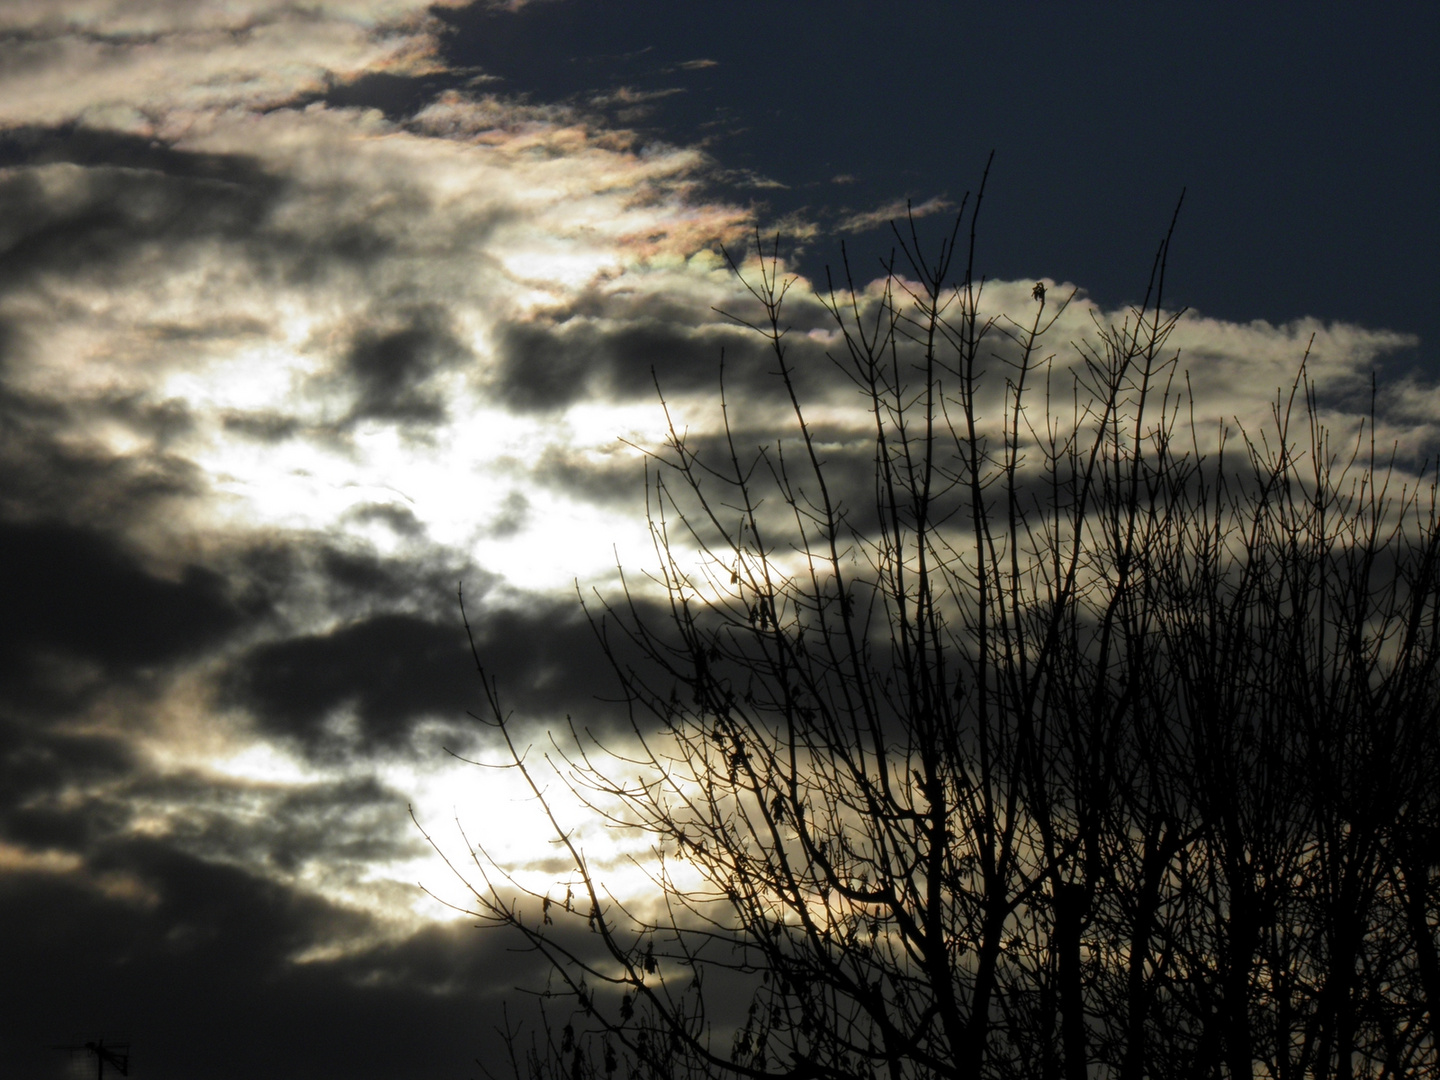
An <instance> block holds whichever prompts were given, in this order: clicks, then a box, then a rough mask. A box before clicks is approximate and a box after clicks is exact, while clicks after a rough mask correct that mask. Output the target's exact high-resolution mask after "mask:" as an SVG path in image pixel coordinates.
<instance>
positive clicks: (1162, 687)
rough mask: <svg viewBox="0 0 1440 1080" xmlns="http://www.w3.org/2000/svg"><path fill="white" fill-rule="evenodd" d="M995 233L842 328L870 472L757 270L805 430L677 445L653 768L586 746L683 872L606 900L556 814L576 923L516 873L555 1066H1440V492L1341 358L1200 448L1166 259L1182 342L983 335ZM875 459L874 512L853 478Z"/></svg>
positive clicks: (625, 751)
mask: <svg viewBox="0 0 1440 1080" xmlns="http://www.w3.org/2000/svg"><path fill="white" fill-rule="evenodd" d="M970 220H971V222H972V234H971V238H970V244H969V246H968V249H967V247H966V245H965V244H964V243H963V242H960V243H957V237H958V236H959V225H958V224H957V231H956V233H955V234H953V235H952V236H951V237H950V239H949V240H948V241H947V242H946V243H945V244H944V245H943V246H942V247H941V249H940V253H939V255H938V257H937V258H934V259H927V258H926V257H924V256H922V253H921V250H920V244H919V242H918V240H917V239H916V237H915V234H914V232H913V229H912V231H911V232H909V233H904V232H897V234H896V235H897V243H898V253H899V254H898V257H899V258H900V259H901V260H902V261H901V263H900V264H899V265H900V266H901V267H902V268H903V269H904V273H903V274H902V273H900V272H898V271H897V270H896V269H895V267H894V266H892V267H891V272H890V274H889V276H888V279H887V281H886V282H885V285H884V288H883V290H880V291H878V292H877V291H875V290H871V291H870V292H865V291H863V290H857V289H856V288H854V287H853V286H850V287H848V288H844V289H837V290H835V291H832V292H831V293H830V298H829V301H828V304H829V308H830V315H831V317H832V318H833V322H834V327H835V331H836V333H835V335H834V341H835V343H836V344H835V348H834V349H833V350H832V359H833V360H834V362H835V367H836V369H837V370H838V371H839V372H843V374H844V375H846V376H848V378H849V380H850V381H851V382H852V383H853V384H854V386H855V387H856V388H857V389H858V391H859V394H860V395H861V400H862V402H863V404H864V406H865V408H866V410H867V411H866V413H865V416H866V417H867V420H866V423H867V424H868V425H869V428H868V431H867V432H865V433H863V435H862V436H860V437H858V438H857V436H856V432H855V430H854V429H853V428H852V429H846V430H842V428H843V425H839V422H838V421H836V422H835V423H834V424H832V425H831V428H827V427H826V426H825V425H824V424H819V423H813V422H811V420H810V419H809V418H808V416H807V413H806V411H805V408H804V407H803V404H802V401H801V394H800V391H799V390H798V389H797V385H798V379H797V377H796V373H795V372H794V371H793V370H792V367H791V362H790V360H789V359H788V354H787V344H788V343H787V339H786V335H785V332H784V329H785V323H784V316H783V310H782V309H783V305H784V301H785V290H786V288H787V281H786V280H785V278H784V277H783V274H782V272H781V268H780V265H779V261H778V259H777V258H775V256H774V253H773V252H772V253H771V255H770V257H769V258H768V259H767V258H762V259H761V261H760V262H759V264H758V269H754V270H751V271H747V277H746V281H747V288H749V290H750V292H751V294H752V296H753V297H754V300H755V302H756V304H757V307H756V309H755V310H756V311H758V312H760V313H761V316H760V317H759V318H758V319H754V320H751V322H752V325H753V326H754V327H755V329H756V330H757V332H758V333H760V334H762V335H764V337H765V338H766V339H767V340H768V342H769V344H770V347H771V349H772V350H773V356H774V359H775V362H776V364H777V368H778V372H779V375H778V382H777V388H778V392H780V393H784V394H788V395H789V400H790V404H791V405H792V406H793V415H794V423H795V430H794V434H793V436H792V437H791V438H790V440H789V442H787V443H785V444H783V445H780V446H777V445H774V444H772V445H770V446H769V448H768V449H762V450H760V451H758V452H755V453H751V452H748V451H746V450H744V449H742V447H741V441H742V440H741V439H740V438H739V437H738V436H737V427H736V425H735V424H734V422H733V418H732V417H731V416H730V415H729V414H728V412H726V413H725V415H724V416H723V421H724V423H723V433H722V435H721V436H720V437H718V438H716V439H714V440H711V441H709V442H703V441H692V440H691V439H690V438H689V437H688V436H687V435H686V434H685V433H684V431H683V430H681V429H679V428H678V427H677V426H672V428H671V437H670V440H669V442H668V444H667V446H666V447H665V448H664V449H663V450H662V451H660V452H658V453H657V454H656V455H655V457H654V459H653V460H654V461H655V463H656V466H657V470H656V472H655V473H654V476H653V479H652V485H651V519H652V526H653V530H654V535H655V537H656V542H657V552H658V555H659V569H658V573H657V574H656V575H655V576H654V578H653V579H651V580H652V582H658V583H659V585H660V586H662V587H663V589H662V591H663V596H664V598H665V600H666V601H668V617H667V618H663V619H661V620H659V621H658V622H657V620H656V619H655V618H654V617H653V615H650V614H647V612H648V611H652V610H653V609H651V608H647V607H645V606H644V605H643V604H642V603H640V602H639V600H638V599H637V597H636V595H635V594H634V592H632V593H629V594H626V595H624V596H622V597H620V598H619V599H618V601H616V600H612V601H610V602H603V601H602V605H601V607H600V609H598V610H595V611H594V612H593V615H594V622H595V624H596V627H597V630H598V631H599V634H600V639H601V642H602V644H603V645H604V646H605V647H606V648H608V649H609V650H610V651H611V654H612V658H613V660H614V661H615V669H616V672H617V675H618V677H619V679H620V682H621V684H622V686H623V689H624V696H625V699H626V701H628V703H629V705H630V708H631V713H632V716H633V718H634V725H633V731H632V732H630V733H629V735H628V737H626V738H624V739H619V740H616V745H613V746H609V745H606V746H602V745H601V741H600V740H598V739H597V738H595V737H593V736H591V735H589V734H587V733H586V731H585V730H584V728H583V726H579V725H575V726H572V728H571V729H570V738H569V741H566V740H565V739H562V738H561V737H560V736H559V735H557V736H556V738H555V742H554V749H552V751H551V759H552V761H553V762H554V763H555V764H556V765H557V767H558V768H559V771H560V774H561V775H563V776H564V777H566V778H567V779H568V782H569V783H570V785H571V786H572V788H573V790H574V791H576V792H578V793H579V794H580V795H581V796H583V797H584V799H585V800H586V802H587V804H588V805H589V806H590V807H591V808H592V809H593V811H594V812H595V813H597V814H603V815H606V817H607V818H608V819H609V820H610V821H612V822H613V824H614V826H615V827H616V828H625V829H630V830H642V831H644V832H645V833H646V834H648V835H649V836H650V837H651V840H652V852H653V857H652V858H651V859H650V860H649V861H647V862H645V864H644V869H645V870H646V872H647V873H648V874H649V879H650V881H651V883H652V892H651V895H650V896H649V897H648V898H645V899H643V900H638V901H637V900H635V899H634V898H627V897H617V896H614V895H612V894H610V893H609V892H607V891H606V887H605V882H604V881H603V880H602V875H601V874H600V873H599V872H598V871H596V870H594V869H593V868H592V867H591V866H590V865H589V863H587V860H586V854H585V852H584V851H583V850H581V848H580V846H579V845H578V843H576V842H575V840H574V839H573V836H572V834H571V833H569V832H567V830H566V828H565V825H566V823H564V822H561V821H559V820H558V819H557V818H556V817H555V816H554V815H553V812H552V821H553V822H554V823H555V825H556V835H557V838H558V839H560V840H561V841H563V846H564V848H565V849H568V853H569V856H568V857H569V858H572V859H573V861H574V866H575V868H576V871H575V877H574V879H573V883H572V887H571V888H570V891H569V892H567V894H566V896H565V898H564V899H563V900H562V899H560V897H559V894H558V892H557V893H556V894H555V895H553V896H552V895H551V894H548V893H545V892H543V891H537V890H535V889H533V888H531V889H524V888H521V887H520V885H519V883H518V882H517V881H516V880H515V879H513V878H511V877H509V876H507V875H506V873H505V870H504V868H503V867H498V866H495V865H494V864H493V863H490V862H488V861H487V860H486V859H485V857H484V855H483V852H481V853H480V855H479V856H478V859H477V862H476V866H477V867H478V872H479V874H480V875H481V876H480V878H479V879H472V880H475V885H476V888H475V898H476V902H477V905H478V907H477V910H478V912H479V913H480V914H481V915H482V916H484V917H485V918H486V919H488V920H489V921H492V922H494V923H497V924H501V925H503V926H506V927H509V928H510V929H511V930H512V931H518V932H519V934H520V935H522V936H523V939H525V940H526V941H528V943H529V945H530V946H532V947H533V948H535V949H538V950H540V951H541V952H542V953H543V954H544V956H545V957H546V958H547V959H548V960H549V962H550V964H551V967H552V969H553V976H552V980H551V982H550V984H549V986H548V987H547V988H546V989H545V992H544V995H543V996H542V997H541V999H540V1003H541V1005H542V1007H543V1011H544V1014H545V1016H546V1017H547V1024H546V1025H545V1026H543V1027H542V1029H541V1034H540V1036H539V1037H538V1038H537V1040H536V1041H535V1042H533V1043H531V1044H528V1048H527V1045H526V1044H524V1043H523V1042H522V1043H521V1044H519V1045H517V1061H516V1065H517V1067H518V1068H519V1069H520V1070H521V1071H522V1072H528V1073H530V1074H531V1075H534V1076H537V1077H539V1076H544V1077H561V1076H575V1077H580V1076H610V1075H617V1076H625V1075H630V1076H636V1077H657V1078H658V1077H700V1076H706V1077H711V1076H713V1077H726V1076H729V1077H792V1078H796V1080H799V1078H806V1077H813V1078H842V1077H844V1078H850V1077H855V1078H859V1077H877V1078H890V1080H900V1078H930V1077H996V1078H1001V1077H1016V1078H1019V1077H1036V1078H1041V1077H1066V1078H1074V1080H1078V1078H1081V1077H1087V1076H1112V1077H1121V1078H1125V1080H1140V1078H1141V1077H1157V1076H1164V1077H1185V1076H1194V1077H1220V1076H1226V1077H1237V1078H1238V1077H1245V1078H1249V1077H1251V1076H1259V1075H1263V1076H1271V1077H1276V1078H1297V1080H1298V1078H1301V1077H1322V1076H1324V1077H1329V1076H1336V1077H1350V1076H1377V1077H1378V1076H1406V1075H1420V1074H1421V1073H1422V1072H1425V1071H1429V1070H1435V1069H1437V1067H1440V1066H1437V1047H1436V1042H1435V1034H1434V1013H1433V1008H1434V1002H1435V1000H1436V995H1437V993H1440V964H1437V949H1436V934H1437V922H1440V915H1437V906H1440V903H1437V902H1440V879H1437V873H1440V785H1437V784H1436V782H1435V777H1436V776H1440V755H1437V745H1440V743H1437V740H1440V734H1437V733H1440V679H1437V671H1436V660H1437V644H1440V642H1437V635H1440V529H1437V517H1436V498H1435V496H1436V489H1435V485H1434V483H1433V481H1428V480H1423V479H1421V480H1417V479H1416V469H1415V467H1414V463H1413V462H1411V463H1397V462H1396V461H1395V460H1393V459H1392V458H1388V457H1387V455H1386V453H1385V451H1384V449H1383V448H1379V449H1377V447H1376V445H1375V441H1374V432H1373V423H1370V424H1365V425H1361V428H1360V430H1359V432H1358V433H1357V432H1355V431H1350V432H1347V433H1346V434H1345V436H1344V444H1343V445H1338V442H1339V437H1338V436H1334V437H1332V435H1331V434H1330V433H1329V432H1327V430H1326V429H1325V427H1324V426H1323V425H1322V423H1321V421H1320V418H1319V405H1318V402H1317V397H1316V390H1315V387H1314V386H1313V385H1312V383H1311V381H1310V379H1309V378H1308V376H1307V375H1306V373H1305V368H1304V365H1303V363H1302V364H1301V367H1300V372H1299V374H1298V376H1297V378H1296V380H1295V383H1294V385H1293V387H1291V388H1290V389H1289V390H1288V392H1285V393H1282V394H1281V395H1280V397H1279V398H1278V399H1277V401H1276V403H1275V406H1274V408H1273V410H1272V413H1271V417H1270V420H1269V422H1268V423H1267V424H1266V425H1265V426H1264V427H1263V430H1247V429H1246V428H1243V427H1232V428H1231V429H1229V430H1225V429H1222V430H1219V431H1210V432H1205V431H1201V430H1197V426H1196V425H1195V424H1194V423H1193V422H1192V420H1191V416H1190V398H1189V394H1188V391H1187V389H1186V385H1187V384H1186V379H1185V377H1184V374H1183V370H1182V369H1181V367H1180V366H1179V363H1178V361H1177V357H1176V355H1175V354H1174V352H1173V350H1170V351H1167V345H1166V342H1167V337H1168V336H1169V335H1170V333H1171V331H1172V329H1173V327H1174V326H1175V324H1176V319H1177V318H1178V316H1177V315H1175V314H1169V313H1167V312H1166V311H1165V309H1164V308H1163V306H1162V302H1161V295H1162V287H1163V280H1164V265H1165V259H1164V256H1165V252H1166V248H1165V247H1164V246H1162V248H1161V252H1160V256H1159V257H1158V258H1157V263H1156V272H1155V274H1154V276H1153V280H1152V286H1151V290H1150V292H1149V294H1148V296H1147V300H1146V302H1145V303H1144V305H1142V306H1140V307H1137V308H1136V309H1135V310H1133V311H1132V312H1131V313H1130V315H1129V316H1128V318H1126V319H1125V320H1123V321H1122V322H1120V323H1119V324H1117V325H1097V327H1096V336H1095V337H1094V339H1093V341H1092V343H1091V344H1089V345H1085V344H1081V345H1079V346H1077V347H1076V348H1077V350H1078V351H1077V352H1075V353H1074V354H1073V355H1074V357H1075V359H1074V360H1073V361H1069V362H1066V363H1061V362H1060V361H1057V360H1056V359H1055V358H1054V357H1053V356H1051V355H1050V354H1049V352H1048V351H1047V346H1046V345H1045V341H1046V337H1045V335H1046V332H1047V331H1048V330H1050V329H1051V327H1053V325H1054V323H1055V320H1056V318H1057V317H1058V316H1057V309H1058V310H1063V309H1064V306H1065V304H1066V303H1067V302H1068V301H1065V300H1055V299H1052V298H1047V296H1046V295H1045V292H1044V290H1043V289H1041V288H1039V287H1037V288H1036V291H1035V296H1034V315H1033V319H1030V320H1028V323H1027V324H1017V323H1014V322H1010V321H1008V320H1005V319H1001V318H988V317H986V316H985V314H984V308H983V306H982V298H983V293H984V285H983V282H981V281H978V280H977V279H976V278H975V276H974V274H973V271H972V268H971V267H970V266H966V265H960V263H961V262H962V261H963V258H964V257H966V253H967V250H968V251H971V252H973V211H972V217H971V219H970ZM1167 244H1168V240H1167ZM957 252H958V253H959V255H960V256H961V259H956V255H957ZM952 263H955V265H952ZM752 265H754V264H752ZM1067 355H1068V354H1067ZM1297 359H1298V358H1297ZM722 410H723V406H722ZM836 425H839V426H836ZM832 428H833V430H832ZM857 446H863V447H864V448H865V449H864V460H865V461H866V462H868V467H867V468H866V470H865V471H866V472H867V473H868V474H869V476H870V478H871V479H872V480H873V487H872V488H869V489H868V490H861V491H856V490H855V489H854V488H855V485H854V484H853V483H852V484H849V485H848V486H846V485H844V484H842V483H840V482H839V480H838V479H837V477H840V476H841V475H842V474H844V475H853V474H854V473H855V472H856V470H854V469H851V470H850V472H849V473H844V469H843V468H842V466H841V465H838V464H837V462H840V461H841V459H842V458H843V456H844V454H845V453H846V452H847V448H848V451H853V450H854V448H855V447H857ZM1404 466H1408V467H1409V472H1408V473H1406V471H1405V468H1404ZM639 588H640V587H639V586H636V590H638V589H639ZM484 680H485V687H486V691H487V694H488V701H489V707H490V711H489V714H488V716H487V717H486V719H487V721H488V722H489V723H491V724H493V725H495V726H496V727H497V728H498V730H499V732H500V733H501V734H502V735H503V736H504V743H505V745H506V746H508V747H509V749H510V753H511V754H512V759H511V760H512V764H513V766H514V767H515V768H518V769H520V770H522V771H524V772H525V774H526V776H527V778H528V779H531V780H532V785H533V786H534V788H535V792H536V796H537V798H539V799H541V800H542V802H543V801H544V799H545V795H544V789H543V786H542V785H541V784H540V782H539V781H538V780H537V779H535V778H534V775H533V764H531V763H527V761H526V759H525V756H524V747H523V745H522V744H521V742H520V740H519V738H518V736H517V734H516V731H515V726H514V725H515V722H514V721H512V720H510V719H509V718H508V717H507V715H506V713H505V711H504V709H503V707H502V703H501V701H500V698H499V693H498V690H497V687H496V684H495V681H494V679H493V678H492V677H491V676H490V675H488V674H485V675H484ZM547 809H548V808H547ZM558 888H562V889H563V888H565V886H564V885H563V884H562V885H561V886H559V887H558ZM1432 1074H1433V1073H1432Z"/></svg>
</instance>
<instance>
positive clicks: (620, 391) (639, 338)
mask: <svg viewBox="0 0 1440 1080" xmlns="http://www.w3.org/2000/svg"><path fill="white" fill-rule="evenodd" d="M798 306H799V305H797V307H798ZM665 314H666V316H667V317H664V318H660V317H656V316H654V315H650V314H648V313H646V314H640V315H636V316H630V317H625V318H609V317H607V318H596V317H591V316H588V315H579V314H572V313H570V312H566V313H564V315H563V316H561V317H558V318H556V317H550V318H541V319H535V320H533V321H530V322H522V323H512V324H510V325H508V326H506V327H505V328H504V330H503V331H502V333H501V335H500V338H499V343H498V346H497V354H498V355H497V361H496V367H495V373H494V375H493V382H492V384H491V385H492V388H493V390H494V392H495V393H496V394H497V396H498V397H499V398H500V399H501V400H502V401H503V402H505V403H506V404H507V405H509V406H510V407H511V408H513V409H515V410H517V411H522V412H525V411H541V410H546V409H555V408H563V407H565V406H567V405H572V404H574V403H575V402H577V401H594V400H597V399H598V400H610V401H627V400H630V401H633V400H644V399H647V398H648V399H651V400H654V398H655V393H656V382H657V380H658V382H659V386H660V390H661V391H662V392H663V393H666V394H672V393H687V392H691V391H707V390H717V391H718V388H719V385H720V374H721V352H722V350H723V351H724V377H725V384H726V387H727V389H733V390H735V391H736V392H737V396H739V397H741V398H748V397H752V396H764V395H770V394H776V393H777V392H783V389H782V388H781V387H780V383H779V381H778V379H777V378H776V372H777V371H778V364H777V363H776V360H775V357H774V355H773V353H772V352H771V351H770V346H769V345H768V344H767V343H766V342H765V340H764V339H763V338H761V337H760V336H759V335H757V334H755V333H754V332H753V331H750V330H748V329H746V328H743V327H734V326H725V325H719V324H718V323H719V318H720V317H719V316H717V315H715V314H714V313H711V312H708V311H703V310H702V311H695V310H693V309H692V310H684V309H680V310H676V311H671V312H666V313H665ZM801 329H803V327H798V326H797V327H795V333H794V336H793V337H792V338H790V339H787V344H788V346H789V352H788V355H787V360H788V362H789V363H790V364H792V365H795V366H796V368H797V369H799V370H803V369H806V368H810V367H813V366H814V364H815V363H816V362H817V361H823V360H824V355H823V353H824V348H823V346H821V345H819V344H817V343H816V342H814V341H813V340H811V339H809V338H807V337H805V336H803V335H802V334H801V333H800V330H801Z"/></svg>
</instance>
